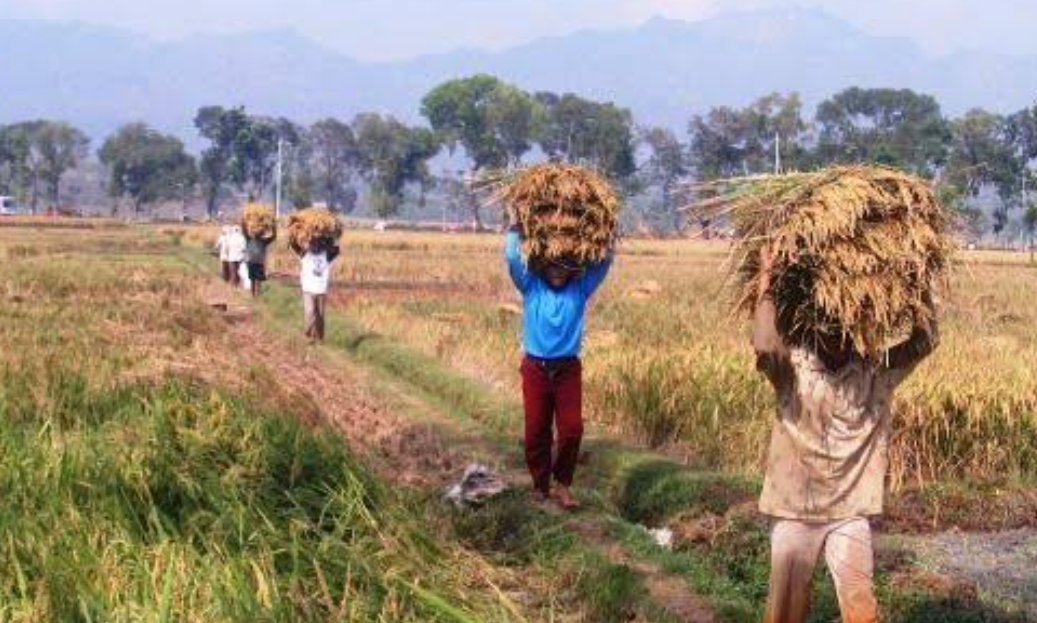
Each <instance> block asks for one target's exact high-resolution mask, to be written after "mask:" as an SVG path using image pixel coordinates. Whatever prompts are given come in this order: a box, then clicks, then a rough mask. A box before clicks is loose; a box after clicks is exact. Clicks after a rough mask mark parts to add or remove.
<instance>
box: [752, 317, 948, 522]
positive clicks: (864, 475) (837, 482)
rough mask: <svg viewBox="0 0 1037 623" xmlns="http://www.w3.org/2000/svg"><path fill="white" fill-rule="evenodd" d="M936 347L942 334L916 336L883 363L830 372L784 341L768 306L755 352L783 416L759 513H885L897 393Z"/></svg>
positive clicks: (830, 516)
mask: <svg viewBox="0 0 1037 623" xmlns="http://www.w3.org/2000/svg"><path fill="white" fill-rule="evenodd" d="M935 342H936V340H935V331H934V332H933V333H929V332H926V331H922V330H916V331H915V332H914V334H913V335H912V336H911V338H910V339H909V340H908V341H907V342H905V343H904V344H901V345H900V346H897V347H895V348H893V349H892V350H891V351H890V352H889V356H888V357H887V359H886V361H884V362H870V361H866V360H864V359H862V358H860V357H857V356H853V357H851V359H850V361H849V362H848V363H846V364H845V365H843V366H842V367H841V368H839V369H838V370H829V369H828V368H827V367H826V366H825V364H824V362H823V361H822V360H821V359H820V357H819V356H818V355H817V354H816V353H815V352H813V351H811V350H810V349H806V348H801V347H796V346H790V345H788V344H787V343H786V342H785V340H784V339H783V338H782V336H781V333H780V332H779V331H778V328H777V325H776V312H775V308H774V303H773V302H772V301H771V300H770V299H766V298H765V299H764V300H763V301H761V304H760V305H759V307H758V309H757V312H756V319H755V323H754V327H753V346H754V348H755V349H756V356H757V367H758V368H759V370H760V371H761V372H763V373H764V374H765V375H766V376H767V378H768V379H769V380H770V381H771V383H772V384H773V385H774V389H775V391H776V392H777V399H778V410H777V419H776V421H775V422H774V429H773V431H772V433H771V443H770V450H769V453H768V460H767V474H766V477H765V479H764V485H763V495H762V496H761V498H760V511H761V512H763V513H764V514H766V515H771V516H774V517H780V518H784V519H799V520H805V521H834V520H839V519H847V518H851V517H869V516H874V515H880V514H882V509H883V497H884V492H885V476H886V467H887V463H888V461H887V452H888V445H889V429H890V419H891V408H892V401H893V393H894V391H895V390H896V388H897V386H898V385H899V384H900V383H901V382H903V380H904V379H905V378H906V377H907V376H908V374H910V372H911V371H912V370H913V369H914V367H915V366H916V365H917V364H918V362H920V361H921V360H922V359H924V358H925V357H926V356H927V355H928V354H929V353H930V352H932V350H933V348H934V347H935Z"/></svg>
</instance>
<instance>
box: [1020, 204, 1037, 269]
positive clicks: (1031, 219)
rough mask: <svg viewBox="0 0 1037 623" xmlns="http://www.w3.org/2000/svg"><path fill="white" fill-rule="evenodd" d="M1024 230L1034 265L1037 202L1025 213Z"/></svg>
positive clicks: (1027, 207) (1031, 261)
mask: <svg viewBox="0 0 1037 623" xmlns="http://www.w3.org/2000/svg"><path fill="white" fill-rule="evenodd" d="M1023 228H1024V229H1025V230H1026V241H1027V246H1028V247H1029V249H1030V263H1031V264H1032V263H1033V239H1034V234H1037V202H1031V203H1030V205H1028V206H1026V211H1025V212H1023Z"/></svg>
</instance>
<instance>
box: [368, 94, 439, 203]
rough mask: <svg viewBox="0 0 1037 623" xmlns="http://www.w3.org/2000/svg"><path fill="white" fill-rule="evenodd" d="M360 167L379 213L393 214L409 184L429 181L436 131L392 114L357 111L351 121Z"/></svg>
mask: <svg viewBox="0 0 1037 623" xmlns="http://www.w3.org/2000/svg"><path fill="white" fill-rule="evenodd" d="M353 132H354V133H355V134H356V140H357V146H358V147H359V152H360V160H359V169H360V172H361V174H362V175H363V176H364V178H365V179H366V180H367V181H368V183H369V184H370V191H371V204H372V206H373V207H374V210H375V212H376V213H377V214H378V215H379V216H391V215H393V214H396V213H397V212H398V211H399V209H400V207H401V206H402V204H403V200H404V197H405V192H406V189H407V185H408V184H412V183H416V184H420V185H422V186H423V187H424V186H426V185H427V184H428V183H429V181H430V175H429V170H428V161H429V159H430V158H432V157H433V156H435V155H436V153H438V152H439V149H440V143H439V141H438V138H437V136H436V134H435V133H434V132H433V131H432V130H429V129H427V128H412V127H409V126H407V125H405V124H403V123H401V122H400V121H398V120H396V119H395V118H393V117H391V116H382V115H379V114H375V113H366V114H361V115H358V116H357V118H356V119H355V120H354V121H353Z"/></svg>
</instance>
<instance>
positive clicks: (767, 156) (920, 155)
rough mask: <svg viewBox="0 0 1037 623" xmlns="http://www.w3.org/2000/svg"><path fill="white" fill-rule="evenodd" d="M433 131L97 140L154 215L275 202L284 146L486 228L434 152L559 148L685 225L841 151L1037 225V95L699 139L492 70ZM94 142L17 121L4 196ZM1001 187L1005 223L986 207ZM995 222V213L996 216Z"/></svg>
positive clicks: (704, 119) (664, 221) (261, 120)
mask: <svg viewBox="0 0 1037 623" xmlns="http://www.w3.org/2000/svg"><path fill="white" fill-rule="evenodd" d="M421 114H422V116H423V117H424V119H425V120H426V122H427V123H426V124H425V125H409V124H407V123H404V122H402V121H400V120H398V119H396V118H394V117H392V116H390V115H383V114H377V113H364V114H360V115H357V116H356V117H355V118H353V119H352V120H349V121H342V120H339V119H335V118H327V119H323V120H320V121H317V122H315V123H312V124H310V125H301V124H298V123H295V122H293V121H291V120H289V119H285V118H281V117H265V116H258V115H252V114H249V112H248V111H246V110H245V109H244V108H243V107H234V108H224V107H221V106H207V107H203V108H201V109H200V110H199V111H198V112H197V115H196V116H195V119H194V125H195V127H196V129H197V131H198V133H199V135H200V137H201V138H202V139H203V140H204V142H205V148H204V149H203V150H202V151H201V153H200V154H198V155H197V157H196V156H193V155H191V154H189V153H188V152H187V150H186V149H185V147H184V144H183V142H182V141H180V140H179V139H178V138H176V137H173V136H170V135H166V134H163V133H160V132H158V131H156V130H154V129H152V128H150V127H148V126H147V125H145V124H144V123H131V124H127V125H125V126H123V127H121V128H119V129H118V130H117V131H116V132H115V133H114V134H113V135H112V136H110V137H108V138H107V139H106V140H105V141H104V143H103V144H102V145H101V147H100V149H98V151H97V156H98V159H99V161H100V162H101V164H102V165H103V166H104V170H105V174H106V179H105V190H106V191H107V192H108V194H109V195H110V196H111V197H112V198H113V200H116V201H124V202H126V203H128V204H129V205H130V206H131V207H132V209H133V211H134V212H135V213H138V214H140V213H144V212H146V211H147V210H148V209H149V207H150V206H152V205H154V204H155V203H157V202H161V201H170V200H183V201H187V200H189V199H201V200H203V201H204V203H205V205H206V208H207V210H208V213H209V214H210V215H215V214H216V213H217V212H218V210H219V206H220V204H221V202H222V201H224V200H225V199H226V197H227V195H228V193H232V192H236V193H238V194H239V195H246V196H249V197H251V198H260V197H270V195H271V193H272V192H273V187H274V180H275V177H276V176H275V167H276V164H277V162H278V154H279V152H280V154H281V162H282V163H283V167H284V171H283V176H282V179H283V180H284V182H285V183H284V188H283V191H284V199H285V201H286V203H287V204H289V205H294V206H305V205H311V204H313V203H315V202H322V203H325V204H326V205H328V207H330V208H332V209H335V210H338V211H341V212H349V211H351V210H352V209H354V207H355V206H356V204H357V200H358V196H359V193H360V191H361V189H365V190H366V193H367V198H368V203H369V205H370V207H371V209H372V211H373V212H375V213H376V214H378V215H381V216H391V215H394V214H397V213H398V212H399V211H400V209H401V207H402V206H403V205H404V204H405V203H406V202H407V201H415V202H417V204H418V205H424V201H425V198H426V196H427V195H428V193H430V192H439V193H440V194H441V195H443V196H444V197H447V198H448V200H449V201H450V202H451V203H452V204H453V205H455V206H459V207H461V208H463V209H465V210H466V211H467V212H468V213H469V214H470V216H471V218H472V219H473V220H474V221H475V223H476V224H477V225H481V223H482V215H481V212H480V206H481V205H482V202H481V201H480V200H479V198H478V197H475V196H474V195H472V193H470V192H468V191H467V187H466V185H465V184H464V183H463V181H462V180H460V179H457V178H454V177H450V176H438V177H437V176H435V175H433V174H432V173H431V171H430V167H429V161H430V160H431V159H432V158H434V157H436V156H437V155H439V154H441V153H447V154H450V155H454V154H463V156H464V157H465V159H466V162H467V163H468V167H469V173H471V174H478V173H480V172H482V171H487V170H493V169H499V168H507V167H511V166H515V165H517V164H519V163H521V162H523V161H524V160H525V159H529V158H533V157H536V158H544V157H546V158H551V159H556V160H561V161H567V162H576V163H581V164H585V165H588V166H592V167H595V168H597V169H598V170H600V171H602V172H603V173H605V174H606V175H608V176H609V177H610V178H612V179H613V180H614V181H615V182H616V183H617V184H618V185H619V186H620V187H621V188H622V189H623V190H624V192H626V193H627V194H628V195H629V196H636V197H638V198H640V201H638V202H637V205H638V206H639V210H640V213H641V215H642V217H643V218H644V219H646V220H648V221H650V222H652V223H654V224H656V225H661V226H667V227H671V228H679V227H680V226H682V223H681V219H680V215H679V212H678V209H677V208H678V207H679V206H680V205H681V204H682V203H683V202H684V201H686V199H687V198H686V197H685V195H684V193H683V190H684V189H685V188H686V186H685V185H684V184H683V182H686V181H688V180H696V181H704V180H711V179H717V178H724V177H731V176H738V175H745V174H757V173H768V172H772V171H774V170H776V169H780V170H793V169H800V170H803V169H810V168H815V167H819V166H824V165H829V164H836V163H862V162H871V163H882V164H889V165H892V166H897V167H900V168H903V169H906V170H908V171H911V172H913V173H916V174H919V175H922V176H925V177H928V178H931V179H934V180H936V181H937V184H938V188H939V189H940V192H941V194H942V195H943V197H944V199H945V201H947V203H948V204H950V205H951V206H952V207H954V208H955V209H957V210H959V211H961V212H962V213H963V215H965V216H966V217H967V219H968V220H969V222H970V223H971V224H972V226H973V228H974V229H975V230H976V231H977V232H979V231H980V230H990V231H992V232H993V233H995V234H1000V233H1002V232H1003V231H1004V229H1005V228H1006V226H1007V225H1008V223H1009V222H1010V220H1011V217H1012V215H1013V213H1015V212H1016V211H1019V212H1021V213H1022V215H1023V218H1022V219H1021V222H1022V223H1023V224H1024V227H1025V228H1026V229H1028V230H1029V233H1030V234H1031V235H1032V233H1033V229H1034V227H1035V226H1037V207H1035V206H1034V204H1033V203H1032V202H1030V201H1029V189H1032V188H1033V186H1034V183H1033V170H1032V167H1031V164H1032V162H1033V161H1034V160H1035V159H1037V106H1034V107H1031V108H1027V109H1024V110H1020V111H1018V112H1015V113H1013V114H1009V115H1001V114H996V113H992V112H989V111H985V110H981V109H975V110H972V111H969V112H968V113H966V114H965V115H963V116H961V117H959V118H949V117H948V116H946V115H945V114H944V113H943V112H942V111H941V109H940V105H939V103H938V102H937V101H936V100H935V99H934V98H933V97H932V96H929V95H925V94H920V93H916V92H914V91H911V90H908V89H863V88H856V87H855V88H849V89H846V90H844V91H842V92H840V93H837V94H835V95H833V96H832V97H830V98H829V99H827V100H825V101H824V102H822V103H821V104H820V105H819V106H818V107H817V109H816V112H815V114H814V115H813V116H812V117H808V116H807V115H806V113H805V111H804V106H803V104H802V102H801V100H800V98H799V96H798V95H796V94H794V93H793V94H780V93H774V94H769V95H766V96H764V97H761V98H759V99H758V100H756V101H755V102H752V103H750V104H749V105H747V106H745V107H741V108H739V107H730V106H720V107H715V108H712V109H711V110H708V111H706V112H704V113H703V114H698V115H695V116H693V117H692V118H691V119H690V121H689V123H688V125H687V128H686V129H685V131H684V132H683V133H681V132H675V131H674V130H673V129H671V128H665V127H652V126H640V125H637V124H636V123H635V120H634V118H633V115H632V114H631V112H630V111H629V110H628V109H625V108H623V107H621V106H618V105H616V104H614V103H611V102H599V101H594V100H591V99H588V98H584V97H581V96H578V95H574V94H571V93H567V94H556V93H550V92H537V93H528V92H526V91H523V90H522V89H520V88H518V87H516V86H514V85H511V84H508V83H506V82H504V81H501V80H499V79H498V78H495V77H493V76H489V75H476V76H471V77H468V78H462V79H457V80H451V81H448V82H445V83H443V84H441V85H439V86H437V87H435V88H434V89H432V91H430V92H429V93H428V94H427V95H426V96H425V97H424V99H423V100H422V102H421ZM88 145H89V141H88V140H87V138H86V136H85V135H84V134H83V133H82V132H81V131H79V130H77V129H75V128H73V127H71V126H69V125H68V124H66V123H63V122H59V121H32V122H25V123H17V124H13V125H8V126H0V194H11V195H14V196H16V197H18V198H21V199H23V200H24V201H25V203H26V204H27V205H29V206H31V207H32V208H34V209H35V208H37V207H39V206H40V205H41V203H43V202H46V203H48V204H60V201H61V198H60V196H59V192H60V187H61V184H60V181H61V178H62V175H63V174H64V173H66V172H67V171H68V170H70V169H72V168H74V167H76V166H77V165H78V164H79V162H80V161H82V160H83V159H84V158H86V157H87V155H88ZM984 193H987V194H988V195H989V196H990V197H991V201H993V203H994V209H993V210H992V211H991V213H990V217H989V219H988V218H987V216H985V215H984V214H983V213H982V212H980V211H979V210H977V209H976V208H974V207H973V206H974V205H975V203H976V202H975V200H976V199H977V198H978V197H980V196H981V195H983V194H984ZM988 220H989V222H988Z"/></svg>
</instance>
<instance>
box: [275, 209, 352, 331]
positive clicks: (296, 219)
mask: <svg viewBox="0 0 1037 623" xmlns="http://www.w3.org/2000/svg"><path fill="white" fill-rule="evenodd" d="M341 237H342V222H341V221H339V219H338V217H337V216H335V215H334V214H333V213H332V212H330V211H328V210H325V209H322V208H307V209H305V210H300V211H298V212H296V213H295V214H292V215H291V216H290V217H288V246H290V247H291V248H292V250H293V251H294V252H295V253H296V254H297V255H298V256H299V258H300V260H301V267H300V271H299V285H300V286H301V287H302V299H303V314H304V317H305V323H306V337H307V338H309V340H310V343H311V344H314V343H317V342H321V341H324V312H325V307H326V305H327V295H328V288H329V285H330V281H331V264H332V262H334V261H335V259H336V258H337V257H338V256H339V247H338V240H339V238H341Z"/></svg>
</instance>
